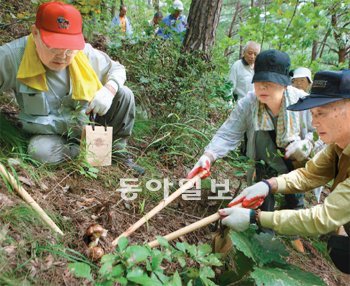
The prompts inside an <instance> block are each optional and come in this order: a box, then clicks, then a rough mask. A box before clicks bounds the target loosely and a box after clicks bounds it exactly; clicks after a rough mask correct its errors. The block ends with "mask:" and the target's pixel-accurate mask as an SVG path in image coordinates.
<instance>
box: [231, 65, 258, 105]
mask: <svg viewBox="0 0 350 286" xmlns="http://www.w3.org/2000/svg"><path fill="white" fill-rule="evenodd" d="M253 76H254V69H253V68H251V67H250V66H249V65H244V64H243V62H242V60H238V61H236V62H235V63H234V64H233V65H232V66H231V70H230V76H229V80H230V81H231V82H232V84H233V92H234V93H235V94H237V95H238V99H241V98H243V97H244V96H246V95H247V94H248V92H249V91H254V85H253V84H252V79H253Z"/></svg>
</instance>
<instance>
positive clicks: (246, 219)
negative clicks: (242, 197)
mask: <svg viewBox="0 0 350 286" xmlns="http://www.w3.org/2000/svg"><path fill="white" fill-rule="evenodd" d="M252 211H253V210H251V209H245V208H226V209H221V210H219V215H220V216H221V217H225V218H222V224H223V225H226V226H228V227H229V228H232V229H233V230H235V231H245V230H246V229H248V227H249V225H250V215H251V212H252Z"/></svg>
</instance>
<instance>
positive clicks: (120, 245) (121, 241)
mask: <svg viewBox="0 0 350 286" xmlns="http://www.w3.org/2000/svg"><path fill="white" fill-rule="evenodd" d="M128 244H129V241H128V239H127V238H126V237H124V236H122V237H121V238H120V239H119V240H118V248H119V251H123V250H125V248H126V247H127V246H128Z"/></svg>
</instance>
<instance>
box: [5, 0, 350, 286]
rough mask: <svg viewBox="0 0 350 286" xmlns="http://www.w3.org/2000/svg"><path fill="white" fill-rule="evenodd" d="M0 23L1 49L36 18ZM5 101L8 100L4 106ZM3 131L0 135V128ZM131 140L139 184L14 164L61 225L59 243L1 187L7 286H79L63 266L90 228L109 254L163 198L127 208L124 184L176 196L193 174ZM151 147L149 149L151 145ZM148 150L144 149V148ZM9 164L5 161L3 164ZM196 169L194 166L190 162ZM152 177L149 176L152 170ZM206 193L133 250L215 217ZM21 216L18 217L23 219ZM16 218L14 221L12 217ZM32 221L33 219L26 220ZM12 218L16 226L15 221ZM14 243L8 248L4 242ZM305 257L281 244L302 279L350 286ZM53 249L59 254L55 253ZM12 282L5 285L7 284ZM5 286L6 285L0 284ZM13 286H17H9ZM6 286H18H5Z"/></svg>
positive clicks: (10, 108)
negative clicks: (98, 228)
mask: <svg viewBox="0 0 350 286" xmlns="http://www.w3.org/2000/svg"><path fill="white" fill-rule="evenodd" d="M0 3H1V6H0V7H1V9H0V19H2V20H3V21H1V22H2V23H6V24H1V25H2V26H1V27H0V29H1V36H0V43H1V44H4V43H6V42H7V41H9V40H11V39H15V38H18V37H20V36H23V35H26V34H27V33H28V24H27V22H23V21H22V20H21V18H22V17H23V18H25V17H27V16H28V15H31V13H33V9H34V8H33V5H32V2H31V1H14V0H9V1H0ZM4 98H5V99H4ZM0 112H2V113H4V114H6V116H8V117H11V118H13V117H15V114H16V112H17V111H16V108H15V107H14V105H13V100H12V99H11V98H9V97H7V98H6V97H3V98H2V99H1V102H0ZM0 128H1V127H0ZM137 139H138V138H135V137H134V138H133V139H132V140H131V141H130V146H132V149H133V150H134V151H133V153H134V155H135V158H137V162H138V163H140V164H141V165H142V166H145V167H146V174H145V175H144V176H143V177H138V176H137V174H135V173H134V172H133V171H132V170H126V169H125V168H123V166H121V165H118V164H113V165H112V166H110V167H101V168H99V172H98V175H97V178H96V179H95V178H91V177H90V178H89V174H88V170H86V169H84V168H83V169H82V168H80V166H77V165H74V162H68V163H64V164H62V165H60V166H58V167H48V166H40V167H36V166H31V165H26V169H24V168H23V164H21V163H20V164H13V165H12V166H13V168H14V169H15V170H16V173H17V176H18V179H19V181H20V183H21V184H22V186H23V187H24V188H25V189H26V190H27V191H28V192H29V193H30V195H31V196H32V197H33V198H34V199H35V200H36V201H37V203H38V204H39V205H40V206H41V207H42V208H43V209H44V210H45V211H47V212H48V213H49V214H50V215H51V216H52V217H54V218H57V219H58V220H61V221H60V223H59V225H60V226H62V227H63V232H64V233H65V236H64V237H57V236H56V235H54V234H53V233H52V232H51V231H50V230H49V229H48V228H47V227H46V226H45V225H43V224H41V223H38V221H39V220H38V218H36V217H35V215H34V214H33V213H31V212H28V211H24V210H23V208H22V207H23V202H22V200H21V199H20V198H19V197H18V196H17V195H16V194H15V192H10V191H9V188H8V186H6V185H5V184H4V182H3V181H2V180H1V181H0V273H1V272H7V273H12V274H11V275H12V276H11V277H10V278H11V279H14V280H16V279H18V284H17V285H29V284H33V285H81V283H82V282H81V280H78V279H76V278H74V277H73V276H72V274H71V273H70V272H69V271H68V268H67V265H68V263H69V262H70V261H71V260H72V259H71V258H72V257H73V256H76V254H77V253H81V254H84V255H85V254H86V250H87V248H86V245H85V243H84V241H83V235H84V233H85V230H86V228H87V227H88V226H89V225H91V224H92V223H98V224H100V225H102V226H103V227H104V228H106V229H107V230H108V235H107V237H106V238H104V239H102V247H103V248H104V250H105V252H106V253H107V252H110V251H112V248H111V246H110V245H111V241H112V240H113V239H115V238H116V237H117V236H118V235H119V234H121V233H122V232H123V231H125V230H126V229H127V228H128V226H130V225H132V224H133V223H135V222H136V221H137V220H138V219H140V218H141V217H142V215H143V214H145V213H146V212H148V211H149V210H151V209H152V208H153V207H154V206H156V205H157V203H158V202H159V201H160V200H161V199H162V194H161V191H158V192H149V191H148V190H147V189H146V188H144V187H143V191H142V194H140V196H139V198H137V199H136V200H134V201H125V200H123V199H122V198H121V194H120V192H118V191H117V189H118V188H119V185H120V181H119V180H120V179H121V178H136V179H139V180H140V182H141V184H140V185H141V186H144V183H145V182H146V181H147V180H150V179H154V178H169V181H171V182H174V187H172V188H171V190H175V189H176V185H177V183H178V179H180V178H183V177H184V176H185V175H186V173H187V172H188V171H189V169H190V168H191V167H192V166H188V165H187V166H185V165H184V163H183V162H182V161H181V158H179V160H177V161H176V162H171V164H169V160H167V154H166V152H164V154H162V155H161V156H160V158H161V160H152V158H148V157H147V153H146V152H144V149H145V145H144V144H145V143H144V141H142V140H137ZM149 142H150V141H149ZM146 146H147V145H146ZM5 159H7V162H8V159H10V158H5ZM193 163H194V162H193ZM150 169H151V170H150ZM234 171H235V170H234V169H233V168H232V167H231V166H230V165H229V164H227V163H226V162H225V161H220V162H219V163H218V164H216V165H215V166H214V167H213V171H212V176H211V177H212V178H216V179H217V180H218V181H219V182H223V180H224V178H225V179H229V180H230V184H231V189H234V190H235V189H237V188H238V186H239V185H240V183H239V182H240V181H242V183H243V186H244V184H245V182H244V180H243V179H242V177H237V176H235V175H234V174H235V172H234ZM209 195H210V187H208V184H207V185H206V186H205V187H204V188H203V189H202V193H201V198H202V199H201V200H199V201H186V200H183V199H181V198H179V199H178V200H176V201H175V202H173V203H172V204H170V206H169V207H167V208H166V209H164V210H162V211H161V212H160V213H159V214H157V215H156V216H155V217H154V218H152V219H151V220H150V221H149V222H148V223H147V224H145V225H144V226H142V227H140V229H138V230H137V231H136V232H135V233H134V234H133V235H132V236H131V237H130V240H131V243H144V242H147V241H151V240H153V239H155V236H156V235H165V234H168V233H170V232H173V231H175V230H178V229H180V228H182V227H184V226H186V225H188V224H190V223H193V222H195V221H197V220H199V219H201V218H204V217H206V216H208V215H211V214H213V213H215V212H216V211H217V210H218V209H219V208H220V207H222V206H223V205H225V203H226V202H227V201H226V202H225V201H221V200H220V201H217V200H210V201H209V200H208V196H209ZM315 203H316V202H315V199H314V198H313V195H309V196H307V204H308V205H312V204H315ZM21 212H23V214H22V215H21ZM15 214H16V216H15ZM31 216H32V217H31ZM14 218H16V219H15V220H14ZM213 228H214V227H213V226H210V227H205V228H202V229H200V230H198V231H195V232H193V233H191V234H188V235H186V236H184V237H181V238H180V241H186V242H188V243H191V244H198V243H209V244H210V243H211V240H212V236H213V233H214V232H213ZM9 237H10V238H11V239H10V240H9V239H8V238H9ZM302 241H303V244H304V246H305V250H306V252H305V253H304V254H300V253H298V252H296V251H294V249H293V248H292V247H291V244H290V243H289V240H288V239H286V240H285V244H286V247H287V249H288V251H289V253H290V255H289V257H288V258H287V259H288V262H289V263H291V264H293V265H296V266H298V267H300V268H301V269H303V270H304V271H308V272H311V273H314V274H315V275H317V276H319V277H320V278H321V279H322V280H323V281H324V282H325V283H326V284H327V285H330V286H339V285H344V286H345V285H350V277H349V276H348V275H344V274H342V273H341V272H339V271H338V270H336V269H335V267H334V266H333V265H332V263H331V262H330V261H328V260H327V258H325V256H324V255H323V254H322V253H321V252H320V251H319V250H317V249H316V248H315V247H314V246H313V243H312V240H311V239H304V238H302ZM52 245H56V246H61V247H58V248H57V247H56V248H55V247H52ZM9 281H10V280H9ZM1 283H4V284H5V285H6V284H7V283H6V282H0V284H1ZM13 283H14V282H13ZM7 285H16V283H14V284H11V283H10V282H8V284H7Z"/></svg>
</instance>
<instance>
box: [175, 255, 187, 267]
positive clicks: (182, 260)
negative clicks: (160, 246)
mask: <svg viewBox="0 0 350 286" xmlns="http://www.w3.org/2000/svg"><path fill="white" fill-rule="evenodd" d="M177 261H178V262H179V264H180V266H181V267H185V266H186V259H185V258H184V257H182V256H179V257H178V258H177Z"/></svg>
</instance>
